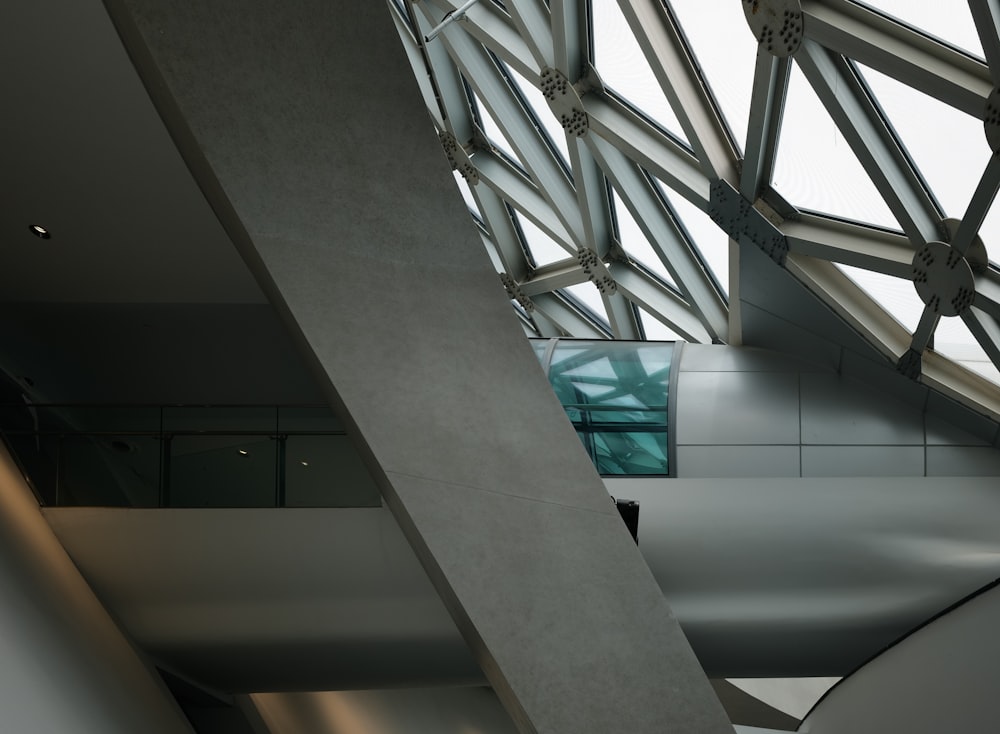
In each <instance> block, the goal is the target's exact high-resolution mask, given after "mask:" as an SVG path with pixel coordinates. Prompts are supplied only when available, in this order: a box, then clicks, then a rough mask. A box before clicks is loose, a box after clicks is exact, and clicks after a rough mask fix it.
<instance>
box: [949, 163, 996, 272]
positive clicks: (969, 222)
mask: <svg viewBox="0 0 1000 734" xmlns="http://www.w3.org/2000/svg"><path fill="white" fill-rule="evenodd" d="M998 190H1000V154H997V153H994V154H993V155H991V156H990V160H989V163H987V164H986V170H985V171H983V176H982V178H981V179H979V185H978V186H977V187H976V191H975V193H973V194H972V199H971V200H970V201H969V207H968V209H966V211H965V216H964V217H962V221H961V223H960V224H959V225H958V231H957V232H956V233H955V236H954V237H953V238H952V241H951V246H952V247H954V248H955V249H956V250H958V252H959V253H961V254H962V255H965V253H966V250H968V249H969V248H970V247H971V246H972V242H973V240H974V239H975V238H976V235H977V234H979V228H980V227H982V226H983V221H985V219H986V215H987V214H989V212H990V208H991V207H992V206H993V200H994V199H995V198H996V195H997V191H998Z"/></svg>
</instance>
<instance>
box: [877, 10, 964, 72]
mask: <svg viewBox="0 0 1000 734" xmlns="http://www.w3.org/2000/svg"><path fill="white" fill-rule="evenodd" d="M860 4H861V5H867V6H869V7H871V8H874V9H875V10H878V11H880V12H881V13H883V14H885V15H888V16H890V17H891V18H894V19H896V20H900V21H902V22H903V23H906V24H907V25H911V26H913V27H915V28H918V29H919V30H920V31H921V32H922V33H924V34H925V35H928V36H933V37H935V38H938V39H941V40H942V41H945V42H947V43H950V44H952V45H954V46H957V47H958V48H960V49H962V50H963V51H965V52H966V53H970V54H972V55H973V56H978V57H979V58H983V44H982V41H980V40H979V34H978V33H976V23H975V21H973V19H972V11H970V10H969V4H968V3H965V2H958V3H947V6H945V4H943V3H941V2H940V0H861V3H860Z"/></svg>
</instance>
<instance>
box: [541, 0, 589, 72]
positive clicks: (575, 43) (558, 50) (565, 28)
mask: <svg viewBox="0 0 1000 734" xmlns="http://www.w3.org/2000/svg"><path fill="white" fill-rule="evenodd" d="M586 5H587V3H586V0H550V2H549V8H550V12H551V14H552V63H553V65H554V66H555V68H556V69H558V70H559V71H561V72H562V73H563V74H564V75H565V77H566V78H567V79H569V80H570V81H571V82H576V80H578V79H579V78H580V77H582V76H583V75H584V74H585V73H586V70H587V67H588V66H589V64H590V21H589V19H588V18H587V8H586Z"/></svg>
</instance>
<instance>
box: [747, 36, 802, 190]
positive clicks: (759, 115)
mask: <svg viewBox="0 0 1000 734" xmlns="http://www.w3.org/2000/svg"><path fill="white" fill-rule="evenodd" d="M790 69H791V62H790V61H789V59H787V58H777V57H775V56H772V55H771V54H770V53H768V51H767V50H766V49H764V48H763V46H761V47H758V49H757V65H756V67H755V69H754V78H753V88H752V91H751V94H750V120H749V122H748V125H747V142H746V153H745V154H744V157H743V170H742V172H741V174H740V194H742V195H743V198H745V199H747V200H748V201H756V200H757V199H758V197H759V196H760V195H761V194H762V193H763V191H764V190H765V189H766V188H767V186H768V185H769V184H770V183H771V175H772V173H773V171H774V160H775V155H776V154H777V151H778V134H779V132H780V131H781V113H782V110H783V108H784V106H785V95H786V93H787V91H788V77H789V71H790Z"/></svg>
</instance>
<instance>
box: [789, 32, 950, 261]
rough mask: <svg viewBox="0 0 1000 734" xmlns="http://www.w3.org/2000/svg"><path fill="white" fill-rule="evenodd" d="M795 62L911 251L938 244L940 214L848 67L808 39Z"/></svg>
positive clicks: (846, 63)
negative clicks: (887, 207)
mask: <svg viewBox="0 0 1000 734" xmlns="http://www.w3.org/2000/svg"><path fill="white" fill-rule="evenodd" d="M807 25H808V24H807ZM795 60H796V61H797V62H798V64H799V66H800V67H801V68H802V71H804V72H805V75H806V78H807V79H808V80H809V83H810V84H811V85H812V87H813V89H814V90H815V91H816V94H817V95H818V96H819V98H820V100H821V101H822V102H823V106H824V107H826V110H827V112H828V113H829V114H830V117H832V118H833V121H834V122H835V123H836V124H837V127H838V128H839V129H840V131H841V133H842V134H843V136H844V138H845V139H846V140H847V142H848V144H849V145H850V146H851V149H852V150H853V151H854V154H855V155H856V156H857V157H858V160H860V161H861V164H862V165H863V166H864V168H865V170H866V171H867V172H868V175H869V176H870V177H871V179H872V182H873V183H874V184H875V187H876V188H877V189H878V192H879V193H880V194H881V195H882V198H883V199H885V202H886V204H887V205H888V206H889V209H891V210H892V213H893V214H894V215H895V217H896V220H897V221H898V222H899V224H900V226H901V227H902V229H903V231H904V232H905V233H906V235H907V236H908V237H909V238H910V240H911V241H912V242H913V243H914V245H916V246H917V247H921V246H923V245H924V243H926V242H929V241H932V240H939V239H941V238H942V234H941V226H940V225H941V214H940V212H938V210H937V207H936V206H935V204H934V202H933V200H932V199H931V197H930V195H929V194H928V192H927V190H926V189H925V188H924V185H923V183H922V182H921V180H920V178H919V176H918V175H917V173H916V172H915V171H914V169H913V166H912V165H911V164H910V161H909V159H908V158H907V156H906V154H905V153H904V152H903V150H902V148H901V147H900V145H899V143H898V141H897V140H896V138H895V136H894V135H893V133H892V131H891V130H890V129H889V128H888V127H887V126H886V124H885V121H884V120H883V119H882V117H881V115H880V114H879V111H878V109H877V108H876V107H875V105H874V104H873V103H872V101H871V99H869V97H868V94H867V92H866V91H865V89H864V87H863V86H862V84H861V82H860V80H859V79H858V77H857V76H856V75H855V73H854V70H853V69H852V68H851V66H850V64H849V63H848V62H847V61H846V60H845V59H844V58H843V57H842V56H839V55H836V54H833V53H831V52H830V51H828V50H827V49H825V48H823V47H822V46H820V45H819V44H818V43H816V42H815V41H813V40H810V39H809V38H806V39H803V41H802V45H801V46H800V47H799V51H798V53H797V54H796V56H795Z"/></svg>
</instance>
